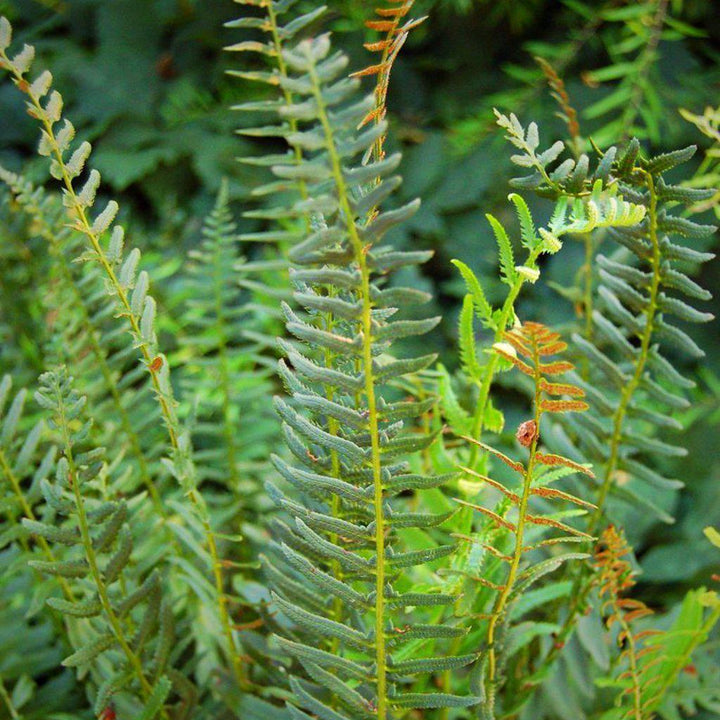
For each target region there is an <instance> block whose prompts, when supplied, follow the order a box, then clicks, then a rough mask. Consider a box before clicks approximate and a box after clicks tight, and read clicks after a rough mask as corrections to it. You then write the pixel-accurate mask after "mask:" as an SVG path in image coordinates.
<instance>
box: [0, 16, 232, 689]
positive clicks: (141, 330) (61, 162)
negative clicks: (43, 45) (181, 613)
mask: <svg viewBox="0 0 720 720" xmlns="http://www.w3.org/2000/svg"><path fill="white" fill-rule="evenodd" d="M3 27H4V28H5V29H6V31H7V32H6V34H7V39H8V45H6V46H5V47H3V48H2V49H0V69H2V70H5V71H7V72H8V73H9V74H10V75H11V77H12V78H13V82H14V83H15V86H16V87H17V88H18V90H19V91H20V92H21V93H23V94H24V95H25V96H26V97H27V108H28V113H29V114H30V115H31V117H33V118H35V119H36V120H37V121H38V123H39V124H40V127H41V139H40V144H39V147H38V152H39V154H40V155H41V156H43V157H47V158H49V159H50V173H51V175H52V176H53V177H54V178H55V179H56V180H58V181H59V182H60V184H61V186H62V187H63V204H64V206H65V208H66V213H67V216H68V218H69V220H70V227H71V228H72V229H73V230H74V231H76V232H77V233H78V234H79V235H80V236H82V237H83V238H84V242H85V252H84V253H83V255H81V258H80V259H81V260H83V261H87V262H91V263H96V264H97V266H98V267H99V268H100V269H101V271H102V273H103V275H104V277H105V279H106V281H107V282H106V284H105V292H106V295H107V300H108V301H109V302H108V303H107V304H108V306H109V307H110V308H112V310H113V311H114V313H115V314H116V316H117V317H118V318H120V319H121V320H122V322H123V323H124V325H125V328H126V330H127V332H128V333H129V335H130V336H131V337H132V340H133V343H134V347H135V348H136V350H137V352H138V354H139V360H140V364H141V366H142V367H143V368H144V369H145V371H146V372H147V373H148V374H149V376H150V383H151V386H152V390H153V392H154V395H155V398H156V400H157V403H158V406H159V408H160V412H161V415H162V419H163V423H164V425H165V429H166V431H167V436H168V440H169V443H170V448H171V453H170V454H171V457H170V458H164V459H163V462H164V465H165V466H166V467H167V469H168V470H170V472H171V473H172V475H173V476H174V477H175V479H176V480H177V481H178V484H179V485H180V487H181V489H182V490H183V492H184V493H185V495H186V496H187V498H188V499H189V501H190V503H191V506H192V509H193V516H194V523H191V524H194V525H195V527H196V528H197V529H198V531H199V534H200V536H201V537H202V539H203V542H204V544H205V546H206V547H207V550H208V553H209V556H210V562H211V565H212V572H213V578H214V581H215V595H216V597H215V601H216V605H217V611H218V615H219V618H220V623H221V626H222V628H223V633H224V637H225V642H226V648H225V650H226V653H227V655H228V659H229V661H230V663H231V665H232V667H233V671H234V675H235V678H236V680H237V682H238V684H241V685H242V684H244V682H245V679H244V671H243V668H242V664H241V662H240V658H239V653H238V652H237V645H236V642H235V639H234V636H233V633H232V629H231V625H232V623H231V620H230V616H229V612H228V607H227V596H226V594H225V589H224V578H223V573H222V567H221V562H220V557H219V554H218V548H217V542H216V539H215V535H214V533H213V530H212V525H211V518H210V514H209V511H208V508H207V506H206V503H205V501H204V499H203V497H202V495H201V494H200V493H199V492H198V489H197V480H198V479H197V472H196V469H195V466H194V463H193V458H192V448H191V441H190V437H189V434H188V431H187V429H186V428H184V427H182V425H181V423H180V421H179V418H178V414H177V401H176V399H175V393H174V390H173V386H172V383H171V381H170V369H169V365H168V362H167V358H166V357H165V356H164V355H163V354H162V353H161V352H160V348H159V344H158V339H157V333H156V328H155V326H156V322H155V320H156V317H155V316H156V312H157V303H156V301H155V299H154V297H153V296H152V294H151V293H150V288H149V280H148V278H147V276H146V275H144V274H143V273H142V272H140V273H139V274H138V269H139V263H140V257H141V253H140V250H139V249H138V248H133V249H131V250H129V251H128V249H127V248H126V246H125V231H124V229H123V227H122V226H121V225H118V224H114V221H115V218H116V216H117V214H118V212H119V206H118V204H117V203H116V202H115V201H114V200H110V201H108V202H107V203H106V204H105V206H104V207H103V209H102V210H99V211H98V208H97V207H96V197H97V193H98V190H99V189H100V181H101V178H100V173H99V172H97V170H94V169H91V170H90V171H89V172H88V174H87V178H86V179H85V181H84V183H83V184H82V187H80V188H78V187H77V185H78V183H77V178H78V177H79V176H81V175H82V173H83V171H84V170H85V168H86V164H87V161H88V159H89V157H90V153H91V146H90V143H88V142H82V143H80V144H79V145H76V146H75V149H74V150H72V147H73V146H74V145H75V144H74V138H75V129H74V127H73V125H72V123H71V122H70V121H69V120H67V119H66V118H63V115H62V109H63V100H62V96H61V94H60V93H59V92H58V91H57V90H53V89H51V88H52V76H51V74H50V73H49V72H48V71H44V72H43V73H42V74H41V75H39V76H38V77H37V78H36V79H35V80H34V81H32V82H30V81H29V80H28V77H27V76H28V73H29V71H30V68H31V66H32V61H33V58H34V53H35V51H34V49H33V48H32V47H31V46H28V45H26V46H24V48H23V49H22V50H21V51H20V52H19V53H17V54H16V55H15V56H13V58H12V59H11V58H10V57H9V56H8V54H7V47H9V43H10V39H11V28H10V24H9V22H8V21H7V20H5V19H3ZM61 121H62V125H60V123H61Z"/></svg>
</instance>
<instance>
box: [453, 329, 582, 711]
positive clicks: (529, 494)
mask: <svg viewBox="0 0 720 720" xmlns="http://www.w3.org/2000/svg"><path fill="white" fill-rule="evenodd" d="M493 349H494V351H495V352H496V353H498V354H499V355H501V356H502V357H503V358H504V359H505V360H507V361H508V362H509V363H511V364H512V365H514V366H515V367H516V368H518V369H519V370H520V371H521V372H522V373H523V374H525V375H529V376H530V377H532V381H533V386H534V408H533V409H534V415H533V418H532V419H531V420H527V421H526V422H524V423H522V424H521V425H520V427H519V428H518V432H517V435H516V438H517V440H518V442H519V443H520V444H521V445H522V446H523V447H525V448H528V452H529V458H528V460H527V461H524V462H522V461H516V460H513V459H511V458H510V457H508V456H507V455H505V454H504V453H502V452H500V451H498V450H495V449H494V448H492V447H490V446H488V445H486V444H485V443H483V442H482V441H480V440H477V439H475V438H473V437H467V436H466V437H464V440H466V441H467V442H468V443H471V444H473V445H476V446H477V447H479V448H480V450H481V451H482V452H484V453H490V454H492V455H493V456H494V457H495V458H496V459H498V460H500V461H501V462H502V463H503V464H504V465H505V466H507V467H508V468H509V469H510V470H511V471H512V474H513V475H515V476H519V481H520V486H519V487H518V488H517V489H512V488H511V487H508V486H507V484H506V483H504V482H502V481H499V480H496V479H493V478H491V477H488V476H484V475H482V474H480V473H478V472H476V471H474V470H473V469H472V468H468V467H463V468H461V469H462V470H463V472H465V473H466V474H467V475H468V476H469V478H470V479H472V480H475V481H479V482H481V483H484V484H487V485H488V486H489V487H491V488H492V489H494V490H496V491H498V492H499V493H500V496H501V498H502V500H501V503H500V505H499V507H498V509H497V511H496V510H490V509H489V508H486V507H484V506H481V505H476V504H474V503H469V502H467V501H461V502H462V504H464V505H465V506H467V507H471V508H473V509H475V510H477V511H479V512H481V513H482V514H483V516H484V517H486V518H488V519H489V522H490V524H491V525H494V526H495V528H496V529H497V530H500V531H501V533H500V536H499V537H498V538H495V542H496V543H497V544H494V545H488V544H484V545H483V547H485V548H486V549H488V550H491V549H492V550H491V552H492V555H493V556H494V557H495V558H497V559H498V560H499V561H500V565H501V566H502V567H504V566H507V569H506V570H500V571H499V574H498V575H497V577H498V579H499V582H490V583H489V584H488V580H487V577H486V578H484V580H485V582H484V583H482V584H483V585H484V586H485V587H489V588H491V589H492V590H494V591H495V593H494V595H495V597H494V600H493V603H492V609H491V611H490V613H489V616H488V622H487V630H486V636H485V643H484V647H483V651H482V654H481V657H482V659H481V661H480V663H479V666H478V673H479V677H480V679H479V683H480V686H481V687H482V692H481V693H480V696H481V697H482V698H483V702H482V704H481V710H482V713H483V717H488V718H493V717H495V697H496V694H497V691H498V689H499V687H500V686H501V685H502V682H503V668H504V664H505V663H506V662H507V659H508V658H509V657H510V656H511V655H512V654H514V652H515V651H516V649H517V644H516V643H515V642H514V641H513V640H512V633H513V631H512V629H511V628H510V624H509V621H510V614H511V611H512V608H513V605H514V603H515V602H516V601H517V600H518V599H519V598H520V597H521V596H522V594H523V593H524V591H525V590H526V589H527V588H529V587H530V586H531V585H532V584H533V583H535V582H537V581H538V580H539V579H540V578H541V577H542V576H543V575H545V574H547V573H548V572H551V571H552V570H554V569H556V568H557V567H559V566H560V564H561V563H562V562H564V561H568V560H574V559H582V558H584V557H587V555H586V554H582V553H567V554H565V555H557V556H553V557H551V558H549V559H541V560H539V561H535V560H533V559H531V558H532V556H531V555H530V553H531V552H532V551H534V550H536V549H538V548H541V547H543V546H544V545H547V544H555V543H556V542H567V541H568V540H570V541H574V540H575V539H579V540H586V541H587V540H591V539H592V538H591V536H590V535H588V534H587V533H584V532H583V531H581V530H579V529H577V528H575V527H573V526H571V525H568V524H566V523H564V522H562V521H561V520H560V519H559V518H558V515H557V514H550V513H546V512H542V513H535V512H531V511H530V504H531V502H537V501H540V502H543V503H544V502H556V501H561V502H567V503H570V504H571V505H575V506H579V507H580V508H581V509H582V511H583V512H584V511H585V509H587V508H590V509H592V508H594V505H592V503H589V502H587V501H586V500H584V499H582V498H580V497H576V496H574V495H572V494H570V493H568V492H564V491H561V490H557V489H554V488H549V487H548V486H547V483H545V482H540V479H541V478H542V477H543V475H544V474H545V472H546V470H545V469H546V468H555V467H563V468H567V469H569V470H571V471H574V472H582V473H584V474H586V475H589V476H590V477H593V474H592V472H591V471H590V470H589V469H588V468H587V467H585V466H582V465H579V464H577V463H574V462H573V461H572V460H569V459H567V458H565V457H563V456H560V455H555V454H552V453H547V452H540V449H539V443H540V433H541V421H542V418H543V416H544V415H545V414H554V413H565V412H582V411H584V410H587V408H588V405H587V403H585V401H584V400H582V399H578V398H582V397H583V396H584V392H583V391H582V389H580V388H579V387H577V386H576V385H573V384H571V383H567V382H562V383H560V382H557V381H556V379H555V378H556V377H557V375H559V374H562V373H563V372H564V371H566V370H568V369H571V368H572V366H571V365H570V364H569V363H564V362H562V361H557V360H552V357H551V356H553V355H556V354H558V353H562V352H564V351H565V350H566V349H567V345H566V344H565V343H564V342H563V341H562V340H561V339H560V336H559V335H558V334H557V333H554V332H551V331H550V330H548V329H547V328H546V327H544V326H543V325H540V324H538V323H524V324H523V325H521V326H520V327H517V328H515V329H513V330H510V331H508V332H506V333H505V334H504V342H503V343H497V344H496V345H495V346H494V348H493ZM521 358H522V359H521ZM563 396H565V398H569V399H557V398H563ZM507 532H509V533H511V534H512V535H513V536H514V541H513V542H512V550H511V552H510V553H509V554H508V553H506V552H504V551H503V550H504V538H503V537H502V535H503V534H504V533H507ZM548 533H549V536H548ZM528 540H531V542H530V544H528ZM471 542H474V540H472V539H471ZM523 564H524V565H525V567H522V565H523ZM493 577H495V576H493ZM516 619H517V617H516ZM555 629H557V628H556V626H554V625H553V626H552V630H555Z"/></svg>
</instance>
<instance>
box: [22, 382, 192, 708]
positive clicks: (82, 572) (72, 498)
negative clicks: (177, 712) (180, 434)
mask: <svg viewBox="0 0 720 720" xmlns="http://www.w3.org/2000/svg"><path fill="white" fill-rule="evenodd" d="M35 397H36V400H37V402H38V403H39V404H40V405H41V406H42V407H44V408H46V409H47V410H48V411H49V412H50V414H51V417H50V420H49V422H50V423H51V427H52V428H53V430H55V431H56V432H57V435H58V438H57V439H58V443H59V447H60V450H61V455H60V457H59V459H58V461H57V463H56V466H55V480H54V482H51V481H48V480H44V481H42V482H41V490H42V492H43V495H44V497H45V500H46V502H47V504H48V506H49V508H50V509H51V510H52V511H54V513H55V514H56V515H57V516H59V517H62V516H67V517H68V519H69V520H68V522H62V523H61V522H58V521H57V520H55V522H45V521H44V520H35V519H31V518H28V517H26V518H24V519H23V525H24V527H25V528H26V529H27V530H28V531H29V532H31V533H32V534H33V535H36V536H37V537H39V538H41V539H42V540H41V542H42V547H43V548H45V547H46V546H47V545H55V546H67V547H68V548H70V550H69V551H68V552H67V553H63V556H62V558H61V559H60V560H48V561H46V560H43V561H33V566H34V567H36V568H37V569H39V570H41V571H43V572H46V573H49V574H51V575H54V576H59V577H60V578H61V579H63V580H64V579H69V578H73V579H76V583H77V584H80V583H81V582H82V583H83V585H84V587H83V586H80V587H79V588H77V589H76V590H75V591H73V590H68V589H66V593H67V594H68V595H69V598H68V599H66V598H58V597H51V598H49V599H48V601H47V602H48V604H49V605H50V606H51V607H52V608H53V609H54V610H57V611H58V612H60V613H63V614H64V615H67V616H68V617H69V618H72V619H75V618H80V619H83V620H86V622H82V621H78V625H77V627H73V635H74V636H75V637H76V638H77V639H78V640H77V641H78V645H79V646H78V647H77V648H76V649H75V651H74V652H73V653H72V654H71V655H69V656H68V657H66V658H65V659H64V660H63V664H64V665H65V666H66V667H88V666H92V667H93V668H94V669H95V670H96V671H98V672H97V674H98V675H99V676H100V677H101V678H102V683H101V684H99V687H98V689H97V695H96V699H95V708H96V712H98V713H99V712H101V711H102V710H103V709H104V708H105V707H106V706H107V705H108V703H109V702H110V697H111V696H113V697H115V698H116V699H119V698H120V697H121V695H120V693H122V692H123V691H124V692H125V694H126V695H127V696H129V698H133V699H135V701H136V703H138V702H139V703H140V705H137V704H136V705H135V710H134V712H136V713H139V716H141V717H146V718H154V717H156V716H159V717H162V718H168V717H169V715H168V712H167V711H166V709H165V708H164V706H165V702H166V700H167V699H168V695H169V693H170V690H171V688H172V685H173V682H172V679H171V678H172V677H173V674H174V671H173V670H172V668H171V664H170V653H171V651H172V650H173V644H174V635H173V631H174V620H173V616H172V609H171V607H170V606H169V605H168V603H167V602H165V603H163V600H162V594H161V583H160V578H159V576H158V575H157V573H155V572H151V573H150V574H148V575H147V577H145V578H142V577H140V578H138V577H137V576H136V577H135V578H133V580H134V583H133V585H129V583H130V578H129V573H128V563H129V561H130V558H131V554H132V533H131V531H130V528H129V526H128V524H127V516H128V507H127V504H126V503H124V502H122V501H115V500H114V499H113V498H112V494H111V492H112V490H110V491H109V492H108V490H109V488H108V485H109V486H110V488H111V487H112V483H111V482H108V481H107V479H106V478H104V477H103V475H104V472H105V471H104V468H103V457H102V452H103V451H102V449H101V448H94V447H89V446H87V445H86V444H85V443H86V439H87V436H88V434H89V430H90V423H89V422H88V421H87V420H85V418H84V417H83V409H84V406H85V398H84V397H82V396H80V395H78V394H77V393H76V392H75V391H74V390H73V388H72V379H71V378H70V377H68V375H67V371H66V370H65V369H64V368H61V369H59V370H57V371H55V372H50V373H46V374H45V375H43V376H42V377H41V378H40V389H39V391H38V392H37V393H36V395H35ZM90 488H94V490H95V493H97V496H96V498H94V502H93V501H92V500H91V496H92V494H93V492H92V491H91V490H90ZM48 519H49V518H48ZM73 549H74V552H73ZM63 587H65V584H63ZM101 656H103V658H107V659H105V660H104V661H103V660H101ZM177 690H178V691H179V692H180V693H181V694H182V683H179V684H178V687H177ZM187 700H188V698H186V702H187ZM130 707H132V705H129V706H128V710H127V711H128V712H130V711H131V710H130ZM187 712H190V708H187Z"/></svg>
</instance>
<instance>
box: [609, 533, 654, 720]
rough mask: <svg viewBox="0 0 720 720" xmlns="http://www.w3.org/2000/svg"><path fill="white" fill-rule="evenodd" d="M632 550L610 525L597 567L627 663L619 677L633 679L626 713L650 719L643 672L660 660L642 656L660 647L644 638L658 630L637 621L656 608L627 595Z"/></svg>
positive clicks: (636, 719) (636, 718)
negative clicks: (643, 627)
mask: <svg viewBox="0 0 720 720" xmlns="http://www.w3.org/2000/svg"><path fill="white" fill-rule="evenodd" d="M630 552H631V548H630V546H629V544H628V542H627V540H626V539H625V535H624V534H623V533H622V532H621V531H619V530H618V529H617V528H616V527H615V526H614V525H610V527H608V528H607V529H606V530H605V531H604V532H603V534H602V536H601V537H600V542H599V543H598V547H597V550H596V552H595V567H596V568H597V569H598V587H599V591H600V597H601V598H603V604H602V610H601V612H602V614H603V615H604V616H605V625H606V626H607V628H608V629H610V628H612V627H613V626H617V627H618V635H617V643H618V646H619V647H620V648H622V651H621V653H620V658H621V660H624V661H625V662H626V663H627V669H626V670H625V671H623V672H622V673H621V674H620V675H619V676H618V679H619V680H627V681H629V682H628V685H627V686H626V687H625V688H624V690H623V692H622V695H623V696H625V695H628V696H630V697H631V698H632V706H631V707H630V708H628V710H627V712H626V714H625V716H624V717H626V718H633V719H634V720H648V718H649V717H650V716H649V715H647V714H646V713H645V707H646V704H647V700H646V698H645V697H644V696H645V695H647V693H648V689H649V688H648V683H647V682H644V677H643V674H644V673H645V672H646V671H647V669H648V668H649V667H651V666H652V664H653V663H654V662H657V660H650V662H649V663H648V662H646V663H644V664H643V666H642V667H641V666H640V663H639V660H640V659H641V658H642V657H644V656H645V655H650V654H652V653H654V652H655V651H656V650H657V649H658V648H657V647H655V646H653V645H651V644H645V643H644V642H643V641H644V640H646V639H647V638H648V637H652V636H653V635H655V634H657V633H655V632H654V631H648V630H645V631H641V632H635V629H634V626H633V625H634V623H635V622H636V621H637V620H640V619H641V618H644V617H647V616H648V615H652V614H653V612H652V610H650V608H648V607H647V605H645V603H643V602H642V601H641V600H636V599H635V598H630V597H627V596H626V593H628V591H630V590H631V589H632V588H633V587H634V585H635V579H634V571H633V569H632V566H631V564H630V562H629V561H628V559H627V557H628V555H630ZM660 659H661V658H660Z"/></svg>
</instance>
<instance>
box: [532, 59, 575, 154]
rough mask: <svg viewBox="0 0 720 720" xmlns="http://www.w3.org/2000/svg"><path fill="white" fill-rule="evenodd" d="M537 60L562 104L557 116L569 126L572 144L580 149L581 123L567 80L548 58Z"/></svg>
mask: <svg viewBox="0 0 720 720" xmlns="http://www.w3.org/2000/svg"><path fill="white" fill-rule="evenodd" d="M535 62H536V63H537V64H538V65H539V66H540V69H541V70H542V71H543V75H545V79H546V80H547V82H548V85H549V86H550V90H551V91H552V92H551V93H550V94H551V95H552V97H553V98H554V99H555V100H556V101H557V104H558V105H559V106H560V112H558V113H557V116H558V117H559V118H560V119H561V120H562V121H563V122H564V123H565V125H566V126H567V129H568V133H570V139H571V140H572V145H573V146H574V147H575V148H576V149H578V148H579V142H580V125H579V123H578V119H577V112H576V110H575V108H574V107H573V106H572V105H571V104H570V96H569V95H568V93H567V89H566V88H565V82H564V81H563V79H562V78H561V77H560V75H558V73H557V71H556V70H555V68H554V67H553V66H552V65H551V64H550V63H549V62H548V61H547V60H545V59H544V58H541V57H535Z"/></svg>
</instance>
